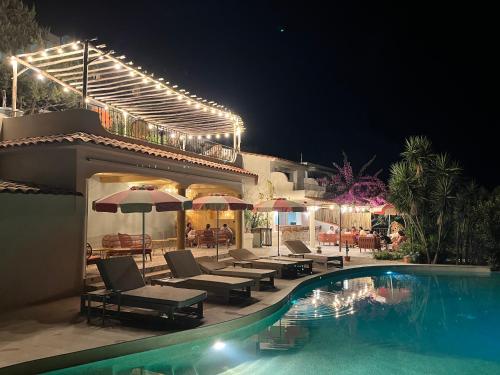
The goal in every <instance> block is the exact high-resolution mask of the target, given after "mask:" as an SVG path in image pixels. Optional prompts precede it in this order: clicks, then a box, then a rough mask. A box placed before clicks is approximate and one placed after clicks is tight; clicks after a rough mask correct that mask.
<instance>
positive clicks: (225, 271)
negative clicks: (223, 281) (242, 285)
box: [198, 260, 277, 290]
mask: <svg viewBox="0 0 500 375" xmlns="http://www.w3.org/2000/svg"><path fill="white" fill-rule="evenodd" d="M198 265H199V266H200V268H201V269H202V270H203V272H205V273H208V274H210V275H218V276H230V277H243V278H247V279H253V280H254V281H255V286H256V289H257V290H260V289H261V287H263V286H271V287H272V288H274V277H275V276H276V274H277V272H276V271H275V270H269V269H260V268H246V267H245V268H243V267H228V266H227V264H225V263H222V262H216V261H208V260H204V261H198ZM267 278H269V281H266V280H264V279H267Z"/></svg>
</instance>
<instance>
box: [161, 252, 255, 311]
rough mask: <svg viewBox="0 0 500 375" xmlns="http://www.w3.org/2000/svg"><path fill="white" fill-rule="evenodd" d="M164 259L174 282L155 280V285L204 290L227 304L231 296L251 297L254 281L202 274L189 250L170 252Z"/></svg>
mask: <svg viewBox="0 0 500 375" xmlns="http://www.w3.org/2000/svg"><path fill="white" fill-rule="evenodd" d="M164 257H165V260H166V261H167V263H168V266H169V268H170V271H171V272H172V275H173V276H174V277H175V278H176V280H171V281H169V280H168V279H160V280H155V283H158V284H161V282H164V283H166V284H167V285H175V286H179V287H181V288H193V289H202V290H206V291H207V292H208V293H212V294H215V295H216V296H218V297H222V298H223V299H224V300H225V301H226V302H229V299H230V297H231V295H238V296H243V297H246V298H249V297H251V287H252V286H254V285H255V281H254V280H252V279H249V278H241V277H229V276H227V277H226V276H218V275H206V274H203V272H202V271H201V269H200V267H199V265H198V263H196V260H195V259H194V256H193V253H191V251H190V250H176V251H170V252H168V253H166V254H165V255H164Z"/></svg>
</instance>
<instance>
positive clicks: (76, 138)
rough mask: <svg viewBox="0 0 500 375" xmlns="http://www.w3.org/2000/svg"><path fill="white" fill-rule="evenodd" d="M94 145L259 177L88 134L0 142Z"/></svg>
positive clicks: (7, 144)
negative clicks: (79, 143) (80, 143)
mask: <svg viewBox="0 0 500 375" xmlns="http://www.w3.org/2000/svg"><path fill="white" fill-rule="evenodd" d="M78 142H83V143H93V144H96V145H103V146H108V147H114V148H119V149H121V150H128V151H133V152H138V153H141V154H147V155H151V156H156V157H161V158H166V159H171V160H178V161H184V162H188V163H192V164H197V165H201V166H205V167H209V168H214V169H219V170H222V171H227V172H232V173H237V174H242V175H246V176H250V177H253V178H257V175H256V174H254V173H252V172H249V171H247V170H245V169H243V168H239V167H235V166H233V165H229V164H223V163H217V162H215V161H210V160H205V159H202V158H198V157H195V156H189V155H184V154H179V153H176V152H172V151H167V150H161V149H159V148H154V147H149V146H144V145H140V144H136V143H130V142H125V141H120V140H117V139H112V138H107V137H101V136H98V135H94V134H87V133H82V132H78V133H72V134H58V135H46V136H40V137H30V138H22V139H16V140H8V141H2V142H0V149H1V148H10V147H21V146H30V145H39V144H48V143H78Z"/></svg>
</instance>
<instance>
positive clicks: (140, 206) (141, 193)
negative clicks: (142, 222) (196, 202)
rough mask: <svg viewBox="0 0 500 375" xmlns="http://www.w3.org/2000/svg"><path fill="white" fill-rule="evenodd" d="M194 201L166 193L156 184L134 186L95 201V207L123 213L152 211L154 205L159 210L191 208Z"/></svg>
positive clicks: (99, 209)
mask: <svg viewBox="0 0 500 375" xmlns="http://www.w3.org/2000/svg"><path fill="white" fill-rule="evenodd" d="M191 206H192V201H191V200H189V199H188V198H186V197H183V196H182V195H179V194H175V193H166V192H164V191H161V190H158V189H157V188H156V186H152V185H144V186H132V187H131V188H130V189H127V190H123V191H119V192H118V193H114V194H111V195H108V196H107V197H104V198H101V199H99V200H96V201H94V202H93V209H94V210H95V211H98V212H112V213H116V212H118V208H119V209H120V210H121V212H123V213H127V214H128V213H133V212H151V211H152V210H153V207H154V208H155V209H156V211H158V212H162V211H180V210H189V209H191Z"/></svg>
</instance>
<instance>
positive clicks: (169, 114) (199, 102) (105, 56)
mask: <svg viewBox="0 0 500 375" xmlns="http://www.w3.org/2000/svg"><path fill="white" fill-rule="evenodd" d="M105 47H106V46H105V45H102V44H100V45H98V46H93V45H91V44H89V49H90V52H91V53H97V56H98V57H97V58H98V59H99V60H105V61H107V62H110V63H112V64H111V65H110V67H111V68H112V69H114V70H117V71H118V70H121V69H122V70H123V68H125V65H126V74H127V76H130V77H137V75H139V76H142V82H143V83H144V84H152V85H155V87H156V88H157V89H159V90H160V89H163V88H165V89H166V91H165V92H166V95H167V96H169V95H172V94H173V95H176V96H177V98H178V100H179V101H182V102H183V105H188V106H192V107H194V108H193V109H196V110H200V111H202V112H203V113H210V114H212V115H215V114H216V115H217V116H218V117H223V118H225V119H228V120H229V121H231V122H235V123H236V125H237V124H239V123H241V120H240V119H239V117H237V116H235V115H234V114H232V113H231V112H230V111H228V110H227V109H226V108H225V107H224V106H222V105H220V104H217V103H216V102H214V101H210V102H209V101H207V100H206V99H203V98H201V97H198V96H197V95H194V94H190V93H189V91H186V90H185V89H180V88H179V89H178V85H170V82H166V81H165V79H164V78H163V77H159V78H150V77H149V75H151V77H154V73H148V72H147V71H144V70H143V68H142V67H141V66H137V67H132V65H133V62H132V61H129V62H121V61H119V60H123V59H125V56H124V55H121V56H117V57H112V56H111V55H113V54H114V51H110V52H107V53H105V52H104V51H102V50H101V48H105ZM81 48H82V45H81V41H79V40H78V41H74V42H72V43H68V44H66V45H61V46H58V47H56V48H50V49H46V50H42V51H38V52H35V53H31V54H25V55H20V59H21V60H20V61H21V63H22V59H26V61H29V62H33V60H35V61H36V62H37V63H38V61H37V60H42V59H40V58H36V57H38V56H41V57H43V58H49V57H50V58H51V60H45V61H44V62H43V64H44V65H43V67H44V69H49V67H51V66H52V65H56V64H60V63H61V60H60V59H61V58H63V56H51V54H52V53H57V54H58V55H61V54H62V55H63V54H64V53H65V51H67V49H72V50H74V51H76V50H79V49H80V50H81ZM52 51H54V52H52ZM34 57H35V59H34ZM56 57H57V58H56ZM58 59H59V61H58ZM12 64H14V63H13V62H12ZM124 64H125V65H124ZM28 68H30V67H28ZM31 68H32V69H33V70H35V73H36V78H37V79H39V80H41V81H43V80H44V79H45V78H46V77H45V76H44V74H42V72H41V71H40V70H38V69H37V68H35V67H31ZM141 70H142V71H143V73H141V72H140V71H141ZM145 73H147V76H146V75H145ZM117 74H119V73H117ZM52 75H53V76H54V77H55V78H57V79H59V80H60V81H63V83H61V85H62V86H63V88H62V89H63V91H64V92H69V91H70V90H69V88H68V87H67V86H68V85H72V86H73V87H74V88H75V89H81V82H66V81H65V79H71V78H62V77H63V76H64V77H65V76H66V75H67V74H62V73H59V72H56V73H50V74H48V76H49V77H50V78H51V76H52ZM59 75H61V76H59ZM116 77H117V78H118V77H120V78H123V76H116ZM89 79H90V80H93V81H94V82H93V85H95V86H97V87H99V86H100V85H102V86H103V87H104V86H108V84H105V83H101V82H95V80H96V78H95V77H89ZM129 82H130V83H129ZM133 82H134V81H133V80H132V79H127V78H126V79H124V80H122V81H121V82H120V83H117V84H116V88H115V87H113V88H112V89H110V90H109V91H113V90H115V91H116V90H118V89H119V88H121V87H126V86H129V87H128V88H127V89H126V90H129V91H132V93H133V94H134V95H133V96H134V99H133V100H139V95H137V94H138V93H140V91H139V92H136V91H135V90H136V87H134V86H133ZM135 82H136V81H135ZM160 82H161V83H160ZM164 82H165V83H164ZM65 85H66V86H65ZM121 85H123V86H121ZM167 85H168V86H169V87H166V86H167ZM176 90H178V91H176ZM116 94H117V93H115V92H110V93H106V94H104V93H102V92H100V93H97V94H95V95H92V102H95V103H97V104H99V105H101V106H104V108H107V105H106V104H105V103H103V102H102V101H101V100H106V99H108V98H109V99H113V100H114V99H115V97H114V95H116ZM101 96H102V97H101ZM136 97H137V99H135V98H136ZM164 100H168V99H164ZM203 103H206V104H203ZM165 104H168V102H165ZM117 105H118V108H117V109H118V110H120V111H122V113H123V115H124V116H125V117H126V116H128V115H129V114H128V113H127V112H126V111H125V110H124V109H122V108H119V107H120V105H119V104H117ZM128 105H130V106H131V108H133V109H134V111H138V112H139V111H140V112H142V114H141V115H140V117H137V118H140V119H142V120H144V121H146V122H149V121H154V122H157V121H162V122H168V121H169V119H172V118H173V117H174V116H179V117H182V116H186V117H185V119H186V120H187V118H188V117H187V116H193V114H192V112H191V113H187V112H185V113H183V112H182V111H183V110H182V109H181V107H179V106H177V107H175V109H176V110H175V111H170V110H168V109H165V110H164V111H163V109H162V111H160V113H159V114H158V115H156V113H155V108H154V107H155V106H156V105H153V104H150V103H149V101H146V100H139V103H135V102H130V103H128ZM177 110H178V112H179V113H177ZM185 110H186V109H184V111H185ZM163 112H165V113H163ZM150 117H151V120H150ZM183 120H184V119H183ZM186 120H184V121H186ZM207 120H208V118H207V117H200V118H195V119H194V121H192V120H191V119H190V120H189V121H192V124H193V125H194V126H196V125H197V124H199V125H200V126H201V127H203V126H207V127H208V126H209V123H208V121H207ZM221 126H225V127H227V126H231V125H230V124H228V123H227V122H224V123H223V125H221ZM233 126H234V125H233ZM233 129H234V127H233ZM221 130H222V129H221ZM242 131H243V129H242V128H241V129H240V131H239V132H240V133H241V132H242ZM177 136H179V135H177ZM229 136H230V133H227V132H226V133H217V134H207V135H206V139H212V137H215V138H216V139H220V138H222V137H225V138H229ZM186 138H188V139H193V136H191V137H189V136H187V135H186V136H184V139H186ZM198 138H199V139H201V138H202V137H201V136H200V137H198Z"/></svg>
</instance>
